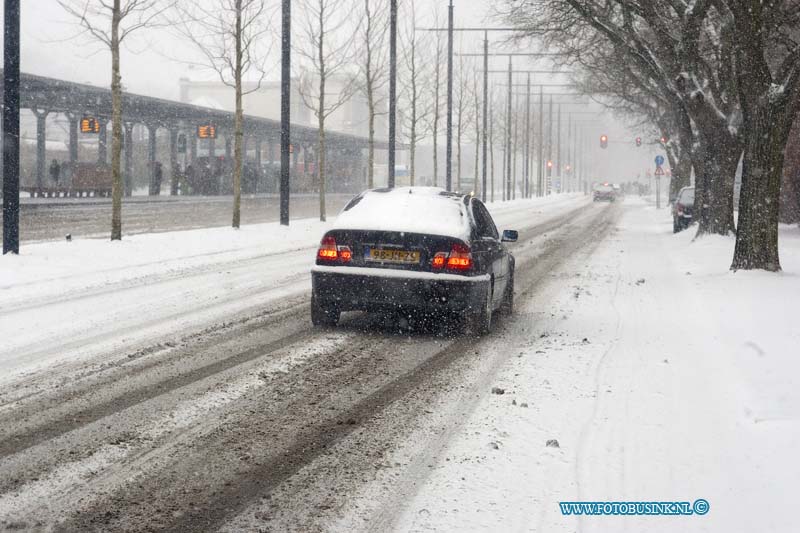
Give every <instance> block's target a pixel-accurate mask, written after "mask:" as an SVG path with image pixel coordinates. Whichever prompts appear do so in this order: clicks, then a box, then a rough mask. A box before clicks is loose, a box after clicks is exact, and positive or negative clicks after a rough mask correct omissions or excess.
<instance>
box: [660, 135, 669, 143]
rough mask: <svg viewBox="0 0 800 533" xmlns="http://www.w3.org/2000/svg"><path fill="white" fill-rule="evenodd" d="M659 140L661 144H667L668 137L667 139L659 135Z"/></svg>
mask: <svg viewBox="0 0 800 533" xmlns="http://www.w3.org/2000/svg"><path fill="white" fill-rule="evenodd" d="M659 140H660V141H661V144H667V141H669V139H667V138H666V137H661V139H659Z"/></svg>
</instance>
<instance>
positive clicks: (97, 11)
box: [58, 0, 170, 241]
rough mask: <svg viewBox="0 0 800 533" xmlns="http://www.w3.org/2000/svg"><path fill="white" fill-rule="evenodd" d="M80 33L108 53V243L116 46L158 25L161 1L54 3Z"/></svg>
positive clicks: (117, 144)
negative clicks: (109, 161) (109, 146)
mask: <svg viewBox="0 0 800 533" xmlns="http://www.w3.org/2000/svg"><path fill="white" fill-rule="evenodd" d="M58 3H59V5H61V7H62V8H63V9H64V11H66V12H67V13H68V14H69V15H70V16H71V17H73V18H75V19H76V20H77V22H78V24H79V25H80V26H81V28H83V30H84V31H83V33H85V34H86V35H88V36H89V37H91V38H92V39H94V40H95V41H98V42H100V43H101V44H102V45H104V46H105V47H108V49H109V51H110V52H111V183H112V185H111V198H112V201H111V240H112V241H118V240H121V239H122V194H123V182H122V170H121V159H122V69H121V61H120V46H121V45H122V44H123V43H124V42H125V41H126V39H127V38H128V37H130V35H131V34H133V33H134V32H137V31H139V30H141V29H143V28H147V27H154V26H157V25H158V24H159V20H160V19H161V15H162V14H163V13H164V11H165V10H166V9H167V8H168V7H169V5H170V4H169V3H168V2H164V1H163V0H104V1H102V2H96V1H92V0H58Z"/></svg>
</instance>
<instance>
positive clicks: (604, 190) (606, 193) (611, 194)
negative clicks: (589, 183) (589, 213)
mask: <svg viewBox="0 0 800 533" xmlns="http://www.w3.org/2000/svg"><path fill="white" fill-rule="evenodd" d="M616 199H617V191H616V190H615V189H614V187H613V186H611V185H609V184H608V183H604V184H603V185H598V186H596V187H595V188H594V190H593V191H592V200H594V201H595V202H614V201H616Z"/></svg>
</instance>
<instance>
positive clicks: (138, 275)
mask: <svg viewBox="0 0 800 533" xmlns="http://www.w3.org/2000/svg"><path fill="white" fill-rule="evenodd" d="M586 202H588V200H587V198H586V197H584V196H583V195H579V194H578V195H574V194H573V195H554V196H550V197H546V198H539V199H533V200H515V201H512V202H505V203H501V202H497V203H495V204H490V205H489V208H490V210H491V211H492V213H493V215H494V216H495V218H496V221H497V223H498V225H500V226H501V228H500V229H501V230H502V229H505V228H508V229H513V228H514V227H515V225H517V224H530V223H531V222H540V221H546V220H548V219H551V218H555V217H557V216H559V215H562V214H563V213H565V212H567V211H569V210H571V209H575V208H577V207H579V206H581V205H584V204H585V203H586ZM334 221H335V218H332V219H329V221H328V222H327V223H321V222H319V221H317V220H310V219H308V220H294V221H292V224H291V226H290V227H288V228H287V227H283V226H280V225H279V224H277V223H269V224H256V225H249V226H244V227H242V228H241V229H240V230H238V231H234V230H232V229H231V228H228V227H223V228H211V229H200V230H190V231H177V232H169V233H158V234H143V235H135V236H129V237H125V238H124V239H123V240H122V241H120V242H113V243H112V242H109V241H107V240H106V239H74V240H73V241H72V242H66V241H61V242H44V243H35V244H29V245H25V244H23V246H22V248H21V250H20V252H21V253H20V255H19V256H12V255H6V256H2V257H0V338H2V339H3V343H2V345H0V370H2V373H0V383H2V382H4V381H7V380H10V379H13V378H14V377H15V376H17V375H18V374H19V373H20V372H24V371H33V370H35V369H37V368H41V367H42V366H43V365H50V364H53V363H56V362H67V363H71V362H75V361H77V360H79V359H86V358H89V357H92V356H99V355H103V356H107V355H108V354H110V353H115V352H119V351H120V350H127V349H131V348H133V347H135V346H136V345H137V343H141V342H146V341H151V342H153V341H157V340H159V339H161V338H163V337H166V336H168V335H173V334H176V333H178V332H185V331H190V330H191V329H192V328H195V329H196V328H201V327H203V326H204V325H207V324H209V323H213V322H214V321H225V320H228V319H230V318H231V317H232V316H234V315H235V314H236V313H238V312H242V311H244V310H248V309H257V308H264V309H266V308H268V307H270V306H274V304H275V303H276V302H281V301H284V300H286V299H287V298H288V297H290V296H297V295H301V294H302V295H307V294H308V293H309V290H310V277H309V275H308V273H309V270H310V268H311V266H312V264H313V262H314V249H315V248H316V246H317V245H318V243H319V240H320V238H321V236H322V235H323V233H324V232H325V231H326V229H328V228H329V227H331V224H332V223H333V222H334ZM120 355H124V354H122V353H121V354H120Z"/></svg>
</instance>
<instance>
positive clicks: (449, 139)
mask: <svg viewBox="0 0 800 533" xmlns="http://www.w3.org/2000/svg"><path fill="white" fill-rule="evenodd" d="M453 26H454V21H453V0H450V7H449V8H448V13H447V175H446V181H445V183H446V189H447V190H448V191H452V190H453Z"/></svg>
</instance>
